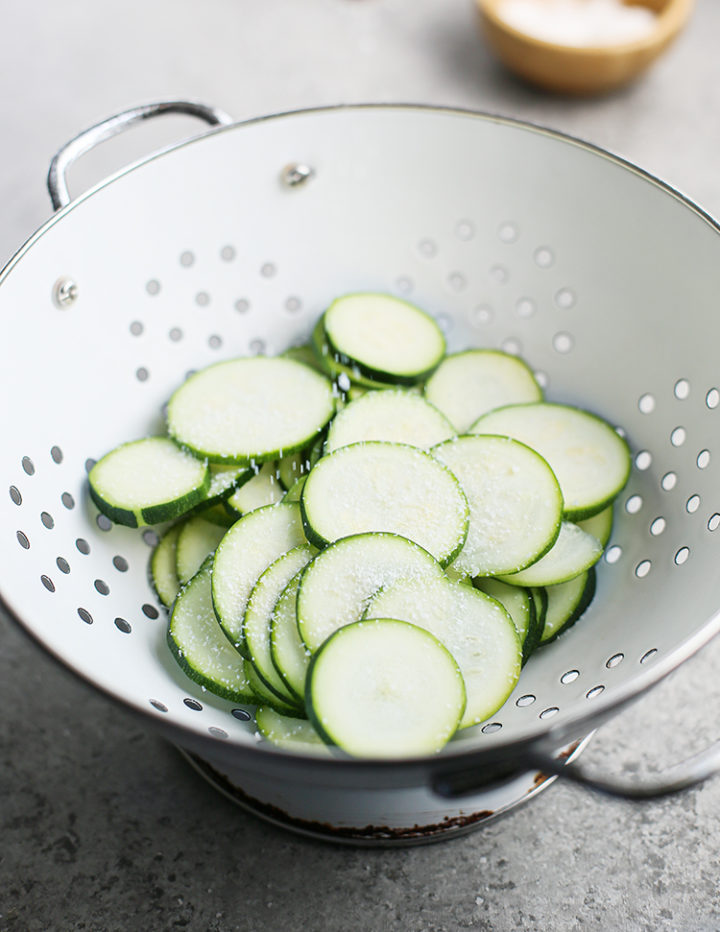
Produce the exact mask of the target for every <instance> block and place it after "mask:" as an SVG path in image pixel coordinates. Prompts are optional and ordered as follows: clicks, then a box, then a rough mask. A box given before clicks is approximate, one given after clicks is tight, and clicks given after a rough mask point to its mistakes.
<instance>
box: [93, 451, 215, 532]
mask: <svg viewBox="0 0 720 932" xmlns="http://www.w3.org/2000/svg"><path fill="white" fill-rule="evenodd" d="M88 478H89V481H90V495H91V496H92V499H93V501H94V502H95V504H96V505H97V506H98V508H99V509H100V511H102V512H103V514H105V515H107V517H108V518H110V520H111V521H114V522H115V523H116V524H125V525H127V526H128V527H142V526H143V525H145V524H159V523H160V522H161V521H171V520H172V519H173V518H177V517H179V516H180V515H182V514H184V513H185V512H186V511H189V510H190V508H192V507H193V506H194V505H196V504H197V503H198V502H200V501H202V500H203V499H204V498H205V495H206V493H207V489H208V485H209V483H210V473H209V471H208V467H207V463H205V462H203V461H202V460H199V459H196V458H195V457H194V456H191V455H190V454H189V453H186V452H185V451H184V450H181V449H180V448H179V447H178V446H177V444H175V443H173V441H172V440H169V439H168V438H167V437H146V438H144V439H143V440H133V441H131V442H130V443H124V444H122V445H121V446H119V447H116V448H115V449H114V450H111V451H110V453H106V454H105V456H103V457H102V459H100V460H98V462H97V463H95V465H94V466H93V468H92V469H91V470H90V474H89V477H88Z"/></svg>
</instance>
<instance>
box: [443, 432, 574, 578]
mask: <svg viewBox="0 0 720 932" xmlns="http://www.w3.org/2000/svg"><path fill="white" fill-rule="evenodd" d="M432 454H433V456H435V457H436V458H437V459H439V460H440V462H442V463H444V464H445V465H446V466H447V467H448V469H450V470H451V472H452V473H453V475H454V476H456V477H457V480H458V482H459V483H460V485H461V487H462V489H463V491H464V492H465V496H466V498H467V500H468V504H469V506H470V524H469V527H468V535H467V540H466V541H465V544H464V546H463V548H462V550H461V551H460V554H459V556H457V557H456V558H455V560H454V562H453V566H454V568H455V569H456V570H458V571H459V572H461V573H467V574H468V575H470V576H499V575H501V574H505V573H517V572H518V571H519V570H522V569H524V568H525V567H526V566H529V565H530V564H531V563H534V562H535V561H536V560H538V559H539V558H540V557H541V556H542V555H543V554H545V553H547V552H548V551H549V550H550V548H551V547H552V545H553V544H554V543H555V541H556V539H557V536H558V534H559V533H560V524H561V522H562V514H563V498H562V494H561V492H560V486H559V485H558V482H557V479H556V478H555V476H554V475H553V472H552V470H551V469H550V467H549V466H548V464H547V463H546V461H545V460H544V459H543V458H542V457H541V456H539V455H538V454H537V453H536V452H535V451H534V450H531V449H530V447H527V446H525V444H523V443H519V442H518V441H516V440H511V439H510V438H509V437H494V436H474V437H473V436H464V437H458V438H457V439H455V440H448V441H447V442H446V443H441V444H440V445H439V446H437V447H434V448H433V450H432Z"/></svg>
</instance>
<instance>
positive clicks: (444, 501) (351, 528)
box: [300, 441, 469, 564]
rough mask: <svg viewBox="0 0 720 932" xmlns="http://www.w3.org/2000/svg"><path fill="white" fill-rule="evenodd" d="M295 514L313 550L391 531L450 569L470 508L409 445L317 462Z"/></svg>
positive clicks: (345, 450)
mask: <svg viewBox="0 0 720 932" xmlns="http://www.w3.org/2000/svg"><path fill="white" fill-rule="evenodd" d="M300 506H301V508H302V515H303V524H304V526H305V533H306V534H307V537H308V540H310V541H311V542H312V543H314V544H315V545H316V546H317V547H323V546H325V545H326V544H328V543H330V542H332V541H335V540H338V539H339V538H341V537H347V536H348V535H351V534H359V533H363V532H366V531H389V532H391V533H394V534H400V535H401V536H403V537H407V538H408V539H410V540H413V541H415V542H416V543H418V544H420V546H421V547H424V548H425V549H426V550H427V551H429V552H430V553H431V554H432V555H433V556H434V557H435V558H436V559H437V560H439V561H440V562H441V563H443V564H447V563H451V562H452V561H453V560H454V559H455V557H456V556H457V554H458V553H459V552H460V550H461V548H462V546H463V544H464V543H465V539H466V537H467V530H468V515H469V510H468V504H467V500H466V498H465V495H464V494H463V491H462V489H461V488H460V485H459V484H458V481H457V479H456V478H455V476H453V474H452V473H451V472H450V470H449V469H446V468H445V466H443V465H442V464H441V463H440V462H439V461H438V460H436V459H434V458H433V457H432V456H430V455H429V454H428V453H425V452H424V451H422V450H419V449H417V448H416V447H411V446H407V445H406V444H399V443H383V442H379V441H371V442H368V443H354V444H351V445H350V446H347V447H341V448H340V449H339V450H335V452H334V453H330V454H329V455H328V456H324V457H322V458H321V459H320V460H318V462H317V463H316V465H315V467H314V468H313V469H312V470H311V471H310V473H309V474H308V477H307V480H306V482H305V486H304V487H303V490H302V496H301V499H300Z"/></svg>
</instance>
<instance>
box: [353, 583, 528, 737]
mask: <svg viewBox="0 0 720 932" xmlns="http://www.w3.org/2000/svg"><path fill="white" fill-rule="evenodd" d="M365 618H401V619H402V620H403V621H408V622H410V623H411V624H413V625H417V626H418V627H420V628H424V629H425V630H426V631H429V632H430V633H431V634H433V635H434V636H435V637H436V638H437V639H438V640H439V641H440V642H441V643H442V644H444V645H445V647H446V648H447V649H448V650H449V651H450V653H451V654H452V656H453V657H454V658H455V660H456V661H457V664H458V667H459V668H460V672H461V673H462V676H463V680H464V681H465V691H466V693H467V705H466V707H465V713H464V715H463V717H462V720H461V722H460V725H459V727H460V728H467V727H468V726H470V725H477V724H478V723H479V722H483V721H485V719H487V718H489V717H490V716H491V715H493V714H494V713H495V712H497V710H498V709H499V708H500V707H501V706H502V705H504V703H505V700H506V699H507V697H508V696H509V695H510V693H511V692H512V691H513V689H514V688H515V684H516V683H517V681H518V677H519V676H520V665H521V659H522V649H521V644H520V638H519V637H518V633H517V631H516V630H515V626H514V624H513V621H512V619H511V617H510V615H509V614H508V613H507V611H506V610H505V608H504V607H503V606H502V605H501V604H500V603H499V602H498V601H496V600H495V599H493V598H491V597H490V596H488V595H486V594H485V593H483V592H479V591H478V590H477V589H473V588H472V587H471V586H464V585H462V584H459V583H454V582H451V581H450V580H448V579H440V578H436V577H434V576H431V577H425V578H424V579H400V580H398V581H397V582H395V583H393V584H392V585H390V586H386V587H385V588H384V589H382V590H381V591H380V592H379V593H378V594H377V595H376V596H374V597H373V598H372V599H371V600H370V604H369V605H368V607H367V610H366V612H365Z"/></svg>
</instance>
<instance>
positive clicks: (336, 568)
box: [297, 533, 445, 651]
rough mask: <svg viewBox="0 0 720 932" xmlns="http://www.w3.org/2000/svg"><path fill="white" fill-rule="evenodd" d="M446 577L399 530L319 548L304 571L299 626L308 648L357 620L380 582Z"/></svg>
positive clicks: (300, 593) (383, 583) (434, 562)
mask: <svg viewBox="0 0 720 932" xmlns="http://www.w3.org/2000/svg"><path fill="white" fill-rule="evenodd" d="M424 576H434V577H437V578H442V579H444V578H445V575H444V573H443V571H442V567H441V566H440V564H439V563H438V562H437V560H435V558H434V557H432V556H431V555H430V554H429V553H428V552H427V551H426V550H423V548H422V547H419V546H418V545H417V544H414V543H413V542H412V541H409V540H407V538H405V537H400V536H399V535H397V534H379V533H377V534H356V535H354V536H352V537H344V538H343V539H342V540H338V541H336V542H335V543H334V544H331V545H330V546H329V547H328V548H327V549H326V550H323V551H321V552H320V553H319V554H318V555H317V556H316V557H315V558H314V559H313V560H312V562H310V563H309V564H308V565H307V566H306V567H305V569H304V570H303V573H302V576H301V577H300V586H299V589H298V594H297V624H298V629H299V631H300V636H301V637H302V640H303V642H304V643H305V645H306V646H307V647H308V649H309V650H310V651H316V650H317V649H318V648H319V647H320V645H321V644H322V643H323V641H324V640H325V639H326V638H327V637H329V636H330V635H331V634H332V633H333V631H336V630H337V629H338V628H341V627H342V626H343V625H347V624H350V622H354V621H359V620H360V618H362V615H363V613H364V611H365V608H366V606H367V603H368V601H369V600H370V598H371V597H372V596H373V595H374V594H375V593H376V592H377V591H378V589H380V588H381V587H382V586H385V585H388V584H389V583H391V582H394V581H395V580H396V579H402V578H404V577H407V578H410V579H420V578H422V577H424Z"/></svg>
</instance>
